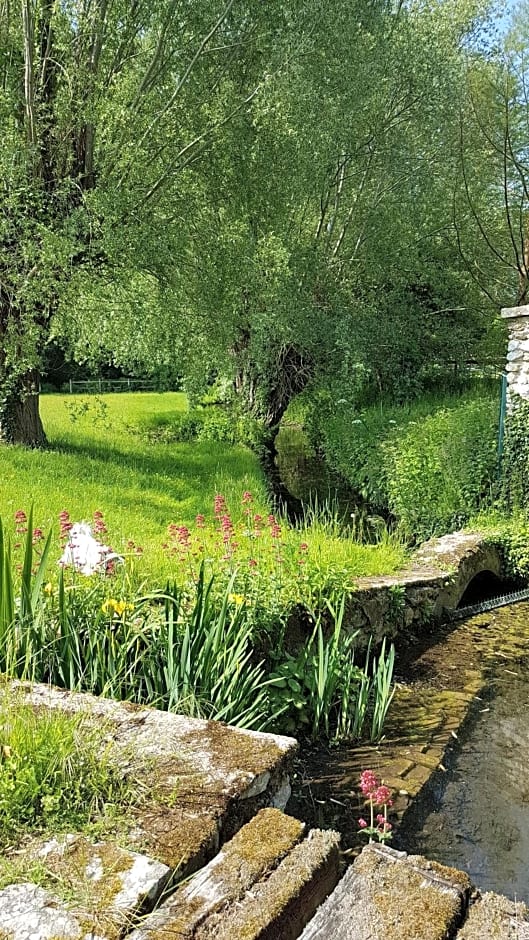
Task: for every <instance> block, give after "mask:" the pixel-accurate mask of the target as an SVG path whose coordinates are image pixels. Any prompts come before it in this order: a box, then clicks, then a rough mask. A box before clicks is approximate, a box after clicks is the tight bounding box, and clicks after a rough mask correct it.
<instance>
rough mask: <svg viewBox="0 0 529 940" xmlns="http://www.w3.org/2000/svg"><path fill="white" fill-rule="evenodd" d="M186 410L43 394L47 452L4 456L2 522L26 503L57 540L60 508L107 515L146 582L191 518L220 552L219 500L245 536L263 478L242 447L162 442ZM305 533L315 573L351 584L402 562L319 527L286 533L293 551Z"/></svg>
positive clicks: (245, 545)
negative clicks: (248, 499) (343, 576)
mask: <svg viewBox="0 0 529 940" xmlns="http://www.w3.org/2000/svg"><path fill="white" fill-rule="evenodd" d="M186 409H187V402H186V398H185V396H184V395H183V394H180V393H172V392H166V393H163V394H160V393H133V394H128V393H122V394H114V395H103V396H92V397H91V396H81V397H78V396H66V395H44V396H43V397H42V416H43V421H44V425H45V428H46V432H47V435H48V439H49V444H50V447H49V449H48V450H46V451H41V452H37V451H28V450H25V449H24V448H20V447H13V448H4V449H2V450H1V451H0V472H1V477H2V490H1V494H0V517H1V518H2V519H3V521H4V525H5V526H6V528H7V529H9V523H10V521H11V520H13V519H14V514H15V512H16V511H17V510H19V509H24V510H25V511H26V512H27V511H28V508H29V506H30V504H32V505H33V507H34V522H35V524H36V525H38V526H39V527H40V528H42V529H43V530H44V531H46V532H47V531H49V530H50V528H52V529H53V530H54V532H55V534H56V536H57V540H58V535H59V526H58V517H59V513H60V512H61V511H64V510H67V511H68V513H69V515H70V518H71V519H72V520H74V521H80V520H86V521H92V519H93V514H94V512H98V511H99V512H102V513H103V514H104V519H105V524H106V528H107V532H106V533H105V538H106V539H107V540H108V541H109V542H111V544H112V547H113V548H114V549H115V551H118V552H125V553H127V551H128V550H129V549H128V546H130V544H131V543H134V546H140V547H141V548H142V549H143V554H142V559H141V567H142V571H143V573H144V574H145V576H146V577H147V576H149V577H153V576H156V577H162V576H164V577H166V576H170V575H173V574H174V569H175V553H174V552H173V551H172V550H173V548H174V545H172V544H169V545H168V541H169V543H170V542H171V539H170V533H169V530H168V527H169V526H171V525H172V526H173V527H188V528H189V529H192V528H193V527H194V526H196V519H197V516H198V517H199V518H200V516H204V517H205V522H206V524H207V523H208V522H209V523H211V532H210V536H211V537H210V538H209V542H208V540H207V539H206V542H208V545H207V548H208V552H209V555H211V554H212V553H213V555H215V553H216V550H217V548H218V549H219V550H220V549H221V548H222V546H219V545H217V546H216V542H218V539H217V538H216V535H218V531H217V530H218V526H217V527H216V528H215V516H214V512H213V507H214V500H215V495H216V494H221V495H222V496H223V497H224V500H225V504H226V506H227V507H228V509H229V513H230V517H231V521H232V522H233V525H234V526H238V527H239V530H240V533H241V534H243V533H244V532H246V533H248V526H247V525H246V524H245V520H246V519H247V510H248V506H247V505H246V504H245V503H244V501H243V495H244V494H245V493H250V494H251V496H252V518H254V517H256V516H257V517H261V518H262V519H264V520H266V519H267V518H268V515H269V513H270V507H269V504H268V501H267V496H266V487H265V481H264V479H263V476H262V473H261V469H260V467H259V463H258V460H257V458H256V457H255V455H254V454H253V453H252V452H251V451H250V450H249V449H248V448H246V447H243V446H237V445H227V444H225V443H217V442H215V441H193V442H190V443H170V442H169V443H166V442H165V441H164V440H163V439H160V438H161V437H163V435H161V434H160V431H161V430H162V431H163V429H164V428H167V427H169V426H170V425H171V422H172V421H175V420H177V419H178V417H179V416H180V415H181V414H182V413H183V412H185V411H186ZM173 533H174V528H173ZM215 533H216V534H215ZM200 534H201V535H202V533H200ZM252 534H253V533H250V534H249V535H247V536H246V537H244V535H242V538H241V539H240V546H239V547H240V549H241V557H243V558H244V557H246V558H249V557H251V554H250V553H253V550H254V547H253V542H254V541H255V540H254V539H253V538H252V537H251V535H252ZM309 534H310V536H311V538H310V542H311V545H310V554H311V557H312V559H313V561H314V565H315V567H316V568H318V569H321V568H325V567H326V566H327V567H333V566H334V567H335V568H339V569H340V570H342V571H344V572H346V571H347V572H348V574H349V575H350V576H351V577H354V576H355V575H363V574H366V575H369V574H379V573H384V572H390V571H393V570H395V569H396V568H398V567H399V566H400V565H401V564H402V563H403V560H404V552H403V550H402V548H401V546H399V545H398V543H396V542H395V543H389V542H387V541H386V542H384V543H383V544H380V545H378V546H361V545H358V544H356V543H354V542H351V541H344V540H343V539H341V538H339V537H335V534H333V533H332V532H331V531H330V530H329V528H328V527H327V528H326V527H325V526H322V525H320V524H318V523H315V524H314V525H312V526H311V527H310V533H309V532H307V531H305V532H302V533H292V532H291V530H290V529H289V528H288V527H286V526H283V527H282V537H283V538H284V539H286V540H287V542H289V545H290V541H289V540H290V539H291V538H293V539H294V542H295V543H296V544H299V542H300V541H301V542H303V541H307V538H308V536H309ZM201 541H202V542H204V537H202V538H201ZM164 545H165V546H166V547H165V548H164V547H163V546H164ZM59 547H60V546H59V545H57V548H56V549H55V554H56V555H57V551H58V549H59ZM291 548H292V550H293V551H294V548H293V546H292V545H291ZM59 554H60V552H59ZM209 555H208V557H209ZM57 558H58V555H57Z"/></svg>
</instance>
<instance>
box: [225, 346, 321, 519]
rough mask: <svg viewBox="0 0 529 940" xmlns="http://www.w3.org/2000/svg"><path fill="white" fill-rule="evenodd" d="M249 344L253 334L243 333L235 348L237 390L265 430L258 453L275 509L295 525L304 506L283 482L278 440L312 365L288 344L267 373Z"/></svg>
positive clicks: (274, 356) (280, 349)
mask: <svg viewBox="0 0 529 940" xmlns="http://www.w3.org/2000/svg"><path fill="white" fill-rule="evenodd" d="M249 345H250V333H249V332H248V331H246V332H244V331H241V334H240V336H239V339H238V341H237V343H236V344H235V345H234V347H233V349H232V353H233V355H234V358H235V359H236V363H237V367H236V370H235V376H234V390H235V393H236V395H237V397H238V399H239V402H240V407H241V408H242V410H243V411H245V412H246V413H247V414H250V415H252V416H253V417H254V418H256V419H257V420H258V421H259V422H260V424H261V426H262V428H263V432H264V433H263V438H262V440H261V443H260V446H259V448H258V450H257V453H258V456H259V459H260V462H261V466H262V468H263V471H264V474H265V477H266V480H267V483H268V487H269V490H270V495H271V497H272V499H273V502H274V507H275V509H276V510H278V511H282V512H285V513H286V515H287V516H288V518H289V519H290V520H291V521H292V522H296V521H297V520H298V519H300V518H301V517H302V515H303V504H302V502H301V500H300V499H298V498H297V497H296V496H293V495H292V493H290V492H289V491H288V489H287V487H286V486H285V484H284V483H283V481H282V479H281V475H280V473H279V469H278V466H277V448H276V438H277V434H278V431H279V427H280V424H281V420H282V418H283V415H284V414H285V412H286V410H287V408H288V406H289V404H290V402H291V401H292V400H293V399H294V398H295V397H296V395H299V394H300V392H302V391H303V389H304V388H305V386H306V385H307V383H308V381H309V380H310V378H311V376H312V371H313V366H312V362H311V361H310V359H309V358H308V357H307V356H305V355H304V354H303V353H302V352H300V351H299V350H298V349H296V347H295V346H292V345H288V344H287V345H282V346H280V347H278V348H277V349H276V350H274V354H272V355H270V361H269V362H268V363H267V368H266V370H265V369H259V368H257V367H256V364H255V363H254V362H253V361H252V359H251V356H250V354H249ZM263 372H265V375H263V374H262V373H263Z"/></svg>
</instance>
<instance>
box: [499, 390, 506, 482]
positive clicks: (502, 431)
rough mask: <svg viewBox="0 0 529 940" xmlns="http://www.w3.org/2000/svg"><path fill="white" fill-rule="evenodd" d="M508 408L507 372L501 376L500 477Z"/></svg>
mask: <svg viewBox="0 0 529 940" xmlns="http://www.w3.org/2000/svg"><path fill="white" fill-rule="evenodd" d="M506 408H507V374H506V373H505V372H504V373H503V374H502V377H501V393H500V427H499V430H498V479H500V477H501V459H502V457H503V440H504V437H505V411H506Z"/></svg>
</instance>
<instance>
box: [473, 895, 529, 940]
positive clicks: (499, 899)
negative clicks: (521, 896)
mask: <svg viewBox="0 0 529 940" xmlns="http://www.w3.org/2000/svg"><path fill="white" fill-rule="evenodd" d="M528 915H529V912H528V910H527V907H526V906H525V904H521V903H515V902H514V901H510V900H509V899H508V898H505V897H503V896H502V895H499V894H484V895H482V896H480V897H478V900H477V901H476V902H475V903H474V904H472V906H471V907H470V910H469V912H468V916H467V919H466V921H465V923H464V924H463V926H462V927H461V929H460V930H459V931H458V934H457V940H485V938H487V940H529V922H528Z"/></svg>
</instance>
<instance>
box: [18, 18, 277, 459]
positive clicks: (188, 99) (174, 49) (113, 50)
mask: <svg viewBox="0 0 529 940" xmlns="http://www.w3.org/2000/svg"><path fill="white" fill-rule="evenodd" d="M256 10H257V13H256V15H255V16H254V15H250V10H249V5H248V3H244V4H240V3H236V2H235V0H224V2H218V0H18V2H17V3H15V2H12V0H0V83H1V96H0V136H1V140H2V147H1V151H0V437H1V439H3V440H4V441H7V442H23V443H26V444H30V445H34V446H38V445H40V444H42V443H44V442H45V435H44V430H43V427H42V424H41V421H40V417H39V410H38V388H39V364H40V357H41V354H42V350H43V348H44V346H45V344H46V342H48V340H49V338H50V333H51V332H52V331H53V326H52V324H53V321H54V317H55V316H56V315H57V311H58V310H60V309H61V304H63V302H65V298H66V299H67V298H68V296H69V295H70V296H71V291H72V285H73V284H77V283H79V284H82V283H84V284H85V285H86V284H88V283H90V282H91V281H97V282H98V283H99V284H100V285H106V288H107V294H108V293H109V291H108V287H109V285H112V284H113V283H115V284H116V285H117V286H116V290H119V285H120V284H121V286H122V287H123V286H124V285H125V284H129V286H130V285H131V284H132V285H133V282H134V280H136V282H137V283H140V284H141V283H143V282H144V279H145V278H147V279H153V278H154V279H155V280H156V282H157V283H160V282H161V281H163V278H164V277H165V278H166V279H167V277H168V274H169V273H170V272H174V269H175V267H176V268H178V266H179V263H180V259H182V263H184V262H185V258H183V255H185V252H186V239H189V238H190V237H192V224H191V222H192V220H191V221H190V220H189V219H188V218H186V213H185V201H186V192H187V191H190V192H192V191H193V186H194V183H193V172H194V166H195V165H196V164H197V162H198V161H199V160H200V159H201V157H202V156H203V154H204V153H205V152H206V151H207V148H208V147H209V146H210V145H211V144H212V142H213V141H215V139H216V138H217V137H218V135H219V134H220V132H221V130H222V128H223V127H224V126H225V125H226V123H229V121H230V120H231V119H232V117H233V116H234V115H236V114H237V113H238V111H239V110H240V109H244V108H245V107H247V106H248V104H249V102H250V101H251V99H252V98H253V96H254V95H255V94H256V92H257V90H258V87H259V82H258V80H257V81H256V78H255V76H256V74H257V73H258V69H255V68H249V69H248V72H247V74H246V75H245V74H244V72H242V71H241V70H239V72H238V81H237V84H235V83H233V82H231V81H230V69H231V68H232V66H233V62H234V61H235V60H237V57H239V56H240V54H241V50H244V51H245V54H248V53H247V50H252V52H251V56H253V58H254V59H258V58H259V56H260V55H261V51H260V50H261V47H262V46H263V39H262V34H263V32H264V28H263V29H260V28H259V27H260V25H261V24H260V21H259V16H260V5H259V4H256ZM270 26H271V23H270V21H268V22H267V24H266V28H267V30H268V32H270ZM248 55H249V54H248ZM142 279H143V280H142ZM103 293H104V292H103ZM100 313H101V316H100V323H103V322H104V321H105V311H104V310H102V311H101V312H100ZM111 313H112V309H111V308H110V309H109V311H108V316H111ZM77 316H78V317H79V318H80V319H82V310H79V309H78V308H77ZM108 316H107V319H108ZM70 325H71V324H70ZM120 326H121V325H118V329H119V328H120ZM127 331H128V332H129V333H131V334H132V333H135V332H138V328H137V325H135V324H130V323H129V324H128V326H127ZM95 332H96V333H97V332H98V330H97V328H96V329H95ZM90 341H91V338H89V342H90ZM94 342H95V344H97V336H94Z"/></svg>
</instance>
